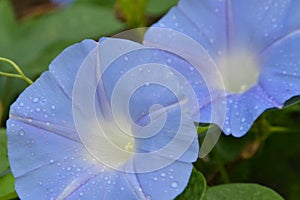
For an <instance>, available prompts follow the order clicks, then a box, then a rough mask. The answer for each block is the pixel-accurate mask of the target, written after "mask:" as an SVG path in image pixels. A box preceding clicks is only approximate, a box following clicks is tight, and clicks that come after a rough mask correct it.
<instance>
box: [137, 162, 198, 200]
mask: <svg viewBox="0 0 300 200" xmlns="http://www.w3.org/2000/svg"><path fill="white" fill-rule="evenodd" d="M192 168H193V165H191V164H187V163H180V162H179V163H177V162H176V163H174V164H172V165H170V166H168V167H166V168H164V169H161V170H158V171H154V172H149V173H146V174H138V175H137V178H138V180H139V183H140V185H141V187H142V189H143V192H144V193H145V194H146V197H148V199H153V200H156V199H157V200H159V199H174V198H175V197H176V196H177V195H178V194H180V193H181V192H182V191H183V190H184V188H185V187H186V185H187V183H188V177H189V176H190V173H191V171H192Z"/></svg>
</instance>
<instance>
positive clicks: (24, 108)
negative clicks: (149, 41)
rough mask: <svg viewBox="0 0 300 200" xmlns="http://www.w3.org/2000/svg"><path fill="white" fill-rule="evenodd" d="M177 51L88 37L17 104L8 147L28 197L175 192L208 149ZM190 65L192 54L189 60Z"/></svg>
mask: <svg viewBox="0 0 300 200" xmlns="http://www.w3.org/2000/svg"><path fill="white" fill-rule="evenodd" d="M174 57H176V56H175V55H173V54H170V53H168V52H162V51H161V50H158V49H153V48H145V47H143V46H142V45H140V44H138V43H135V42H131V41H127V40H121V39H104V40H101V42H95V41H92V40H84V41H83V42H81V43H79V44H75V45H73V46H71V47H69V48H67V49H66V50H64V51H63V52H62V53H61V54H60V55H59V56H58V57H57V58H56V59H54V61H53V62H52V63H51V64H50V67H49V71H47V72H45V73H43V74H42V75H41V77H40V78H38V79H37V81H36V82H35V83H34V84H33V85H31V86H30V87H28V88H27V89H26V90H25V91H24V92H23V93H22V94H21V95H20V96H19V98H18V99H17V101H16V102H15V103H14V104H13V105H12V106H11V110H10V119H9V120H8V122H7V134H8V154H9V160H10V164H11V170H12V172H13V174H14V176H15V177H16V183H15V187H16V191H17V193H18V195H19V196H20V198H21V199H25V200H26V199H30V200H31V199H173V198H175V197H176V196H177V195H178V194H180V193H181V192H182V191H183V189H184V188H185V187H186V185H187V182H188V179H189V176H190V174H191V170H192V164H191V162H194V161H195V160H196V159H197V157H198V150H199V147H198V141H197V131H196V129H195V127H194V124H193V120H191V116H190V102H189V99H188V98H187V96H188V95H186V91H187V88H186V87H182V85H183V83H184V82H181V81H183V80H181V78H180V77H179V76H177V75H176V74H175V73H174V72H172V71H171V70H170V69H169V68H168V67H167V66H166V65H165V64H166V63H165V62H166V59H167V60H168V59H171V58H172V59H175V58H174ZM181 64H182V65H188V63H186V62H184V61H182V63H181Z"/></svg>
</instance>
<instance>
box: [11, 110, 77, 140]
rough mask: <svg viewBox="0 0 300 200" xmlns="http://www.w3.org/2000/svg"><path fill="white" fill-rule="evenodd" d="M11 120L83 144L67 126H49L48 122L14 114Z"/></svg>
mask: <svg viewBox="0 0 300 200" xmlns="http://www.w3.org/2000/svg"><path fill="white" fill-rule="evenodd" d="M10 118H11V119H14V120H16V121H20V122H22V123H25V124H28V125H31V126H34V127H36V128H38V129H42V130H46V131H48V132H51V133H53V134H55V135H58V136H61V137H64V138H66V139H69V140H72V141H74V142H78V143H81V142H80V139H79V137H78V135H77V132H76V130H75V129H72V128H67V127H65V126H60V125H57V124H48V123H47V122H43V121H38V120H35V119H30V118H23V117H18V116H14V115H12V114H11V115H10Z"/></svg>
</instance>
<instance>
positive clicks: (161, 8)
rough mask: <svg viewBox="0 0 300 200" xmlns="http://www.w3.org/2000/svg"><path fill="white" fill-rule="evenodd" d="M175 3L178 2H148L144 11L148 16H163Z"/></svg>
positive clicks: (149, 0) (153, 0)
mask: <svg viewBox="0 0 300 200" xmlns="http://www.w3.org/2000/svg"><path fill="white" fill-rule="evenodd" d="M177 2H178V0H148V4H147V8H146V10H147V13H148V14H149V15H163V14H164V13H166V12H167V11H168V10H169V9H170V8H171V7H172V6H175V5H176V4H177Z"/></svg>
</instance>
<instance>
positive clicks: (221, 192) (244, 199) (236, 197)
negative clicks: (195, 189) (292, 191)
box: [204, 183, 283, 200]
mask: <svg viewBox="0 0 300 200" xmlns="http://www.w3.org/2000/svg"><path fill="white" fill-rule="evenodd" d="M204 199H205V200H220V199H222V200H254V199H259V200H283V198H282V197H281V196H280V195H279V194H277V193H276V192H275V191H273V190H272V189H270V188H267V187H264V186H261V185H258V184H246V183H234V184H225V185H218V186H214V187H211V188H208V190H207V192H206V194H205V198H204Z"/></svg>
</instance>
